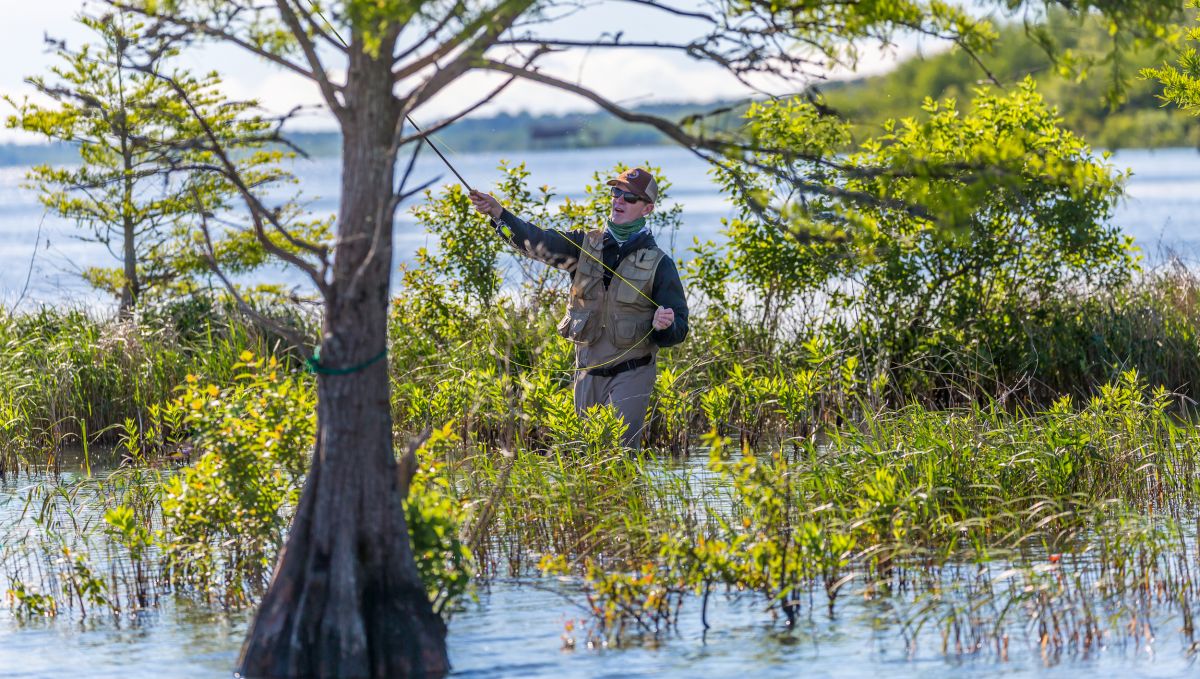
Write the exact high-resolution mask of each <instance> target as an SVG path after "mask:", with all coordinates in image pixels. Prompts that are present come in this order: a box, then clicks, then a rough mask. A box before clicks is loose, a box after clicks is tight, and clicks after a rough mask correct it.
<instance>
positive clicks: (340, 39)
mask: <svg viewBox="0 0 1200 679" xmlns="http://www.w3.org/2000/svg"><path fill="white" fill-rule="evenodd" d="M310 7H311V8H312V10H313V11H314V12H316V13H317V16H319V17H321V21H324V22H325V25H326V26H328V27H329V30H330V31H331V32H332V33H333V35H334V37H336V38H337V39H338V42H340V43H342V47H345V48H346V49H349V48H350V45H349V44H347V43H346V40H345V38H343V37H342V35H341V34H340V33H338V30H337V28H335V27H334V25H333V24H332V23H331V22H330V21H329V19H326V18H325V14H324V13H323V12H321V10H320V8H319V7H317V6H316V5H315V4H313V3H310ZM404 118H405V120H407V121H408V124H409V125H412V126H413V129H414V130H416V131H417V134H419V135H421V138H422V139H424V140H425V144H426V145H428V146H429V148H431V149H433V152H434V153H435V154H437V157H438V158H440V159H441V161H442V163H443V164H445V166H446V167H447V168H449V170H450V171H451V172H453V173H454V176H455V177H457V178H458V181H459V183H460V184H462V185H463V188H465V189H466V190H467V192H468V193H474V192H475V189H473V188H471V185H470V184H468V183H467V180H466V179H464V178H463V176H462V174H460V173H459V171H458V170H457V169H455V167H454V165H453V164H451V162H450V160H449V159H448V158H446V156H445V155H443V154H442V152H441V150H440V149H438V147H437V146H436V145H435V144H434V143H433V140H432V139H431V138H430V137H431V135H427V134H425V133H424V132H423V131H422V130H421V128H420V127H419V126H418V125H417V123H416V121H414V120H413V119H412V116H411V115H409V114H408V113H405V114H404ZM495 222H496V224H497V225H499V226H502V227H503V228H504V231H505V233H507V234H510V235H511V234H512V231H511V230H510V229H509V228H508V225H506V224H503V223H502V222H500V221H499V220H498V219H497V220H495ZM585 237H586V236H585ZM567 240H568V242H571V243H572V244H574V241H571V240H570V239H567ZM506 242H508V243H509V244H510V245H512V246H513V248H514V249H518V248H517V246H516V244H515V243H511V242H510V241H507V240H506ZM576 247H578V248H579V251H580V252H581V253H583V254H585V255H587V256H588V257H591V258H592V259H593V260H595V261H596V263H597V264H599V265H600V266H601V267H603V268H604V269H605V270H606V271H608V272H609V273H611V274H612V275H613V277H615V278H617V279H618V280H620V281H622V282H623V283H625V284H626V285H628V286H629V287H631V288H633V289H634V290H636V291H637V293H638V294H639V295H641V296H642V297H644V298H646V300H647V301H649V302H650V303H651V304H652V305H654V307H655V308H658V307H659V304H658V302H656V301H654V299H653V298H652V297H650V295H647V294H646V293H645V292H644V291H643V290H642V289H641V288H640V287H638V286H636V285H634V284H633V283H630V282H629V280H628V279H626V278H625V277H624V276H622V275H621V274H619V273H617V271H616V270H615V269H613V268H612V267H610V266H608V265H607V264H605V263H604V261H603V260H601V259H600V258H599V257H597V256H595V255H593V254H592V253H591V252H588V250H587V248H585V247H583V243H582V242H581V243H580V244H579V245H577V246H576ZM520 254H525V253H523V252H521V253H520ZM653 332H654V324H653V322H651V325H650V330H649V331H648V332H647V333H646V334H645V335H642V337H641V338H640V339H638V340H637V341H636V342H634V343H633V346H631V347H629V348H628V349H626V350H625V351H623V352H621V353H620V354H617V356H616V357H615V358H612V359H609V360H607V361H604V362H603V363H597V364H596V365H591V366H585V367H580V368H570V369H567V370H566V371H565V372H585V371H588V370H594V369H596V368H602V367H604V366H606V365H611V364H613V363H615V362H616V361H618V360H619V359H621V358H624V357H625V356H626V355H628V354H629V352H631V351H633V350H634V349H636V348H637V347H638V345H640V344H641V343H642V342H644V341H645V340H646V339H648V338H649V337H650V335H651V333H653ZM572 343H574V344H578V343H577V342H574V341H573V340H572ZM489 344H490V345H491V348H492V350H493V352H494V353H496V354H499V350H498V349H497V347H496V344H495V342H494V340H492V339H491V337H490V335H489ZM374 360H375V359H373V360H372V362H374ZM505 360H507V361H508V362H509V363H512V364H513V365H516V366H518V367H521V368H526V369H528V370H545V371H549V372H562V371H560V370H557V369H553V368H536V367H534V366H531V365H525V364H523V363H520V362H518V361H514V360H512V359H511V358H506V359H505Z"/></svg>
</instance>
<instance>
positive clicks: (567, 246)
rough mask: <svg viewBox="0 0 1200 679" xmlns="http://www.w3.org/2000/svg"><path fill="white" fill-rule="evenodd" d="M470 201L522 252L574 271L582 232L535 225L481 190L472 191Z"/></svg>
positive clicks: (581, 241)
mask: <svg viewBox="0 0 1200 679" xmlns="http://www.w3.org/2000/svg"><path fill="white" fill-rule="evenodd" d="M470 198H471V205H472V206H473V207H474V208H475V210H476V211H477V212H479V213H480V214H484V215H487V216H488V217H490V218H491V219H492V222H493V223H495V225H496V231H497V232H498V233H499V234H500V236H501V237H502V238H504V239H505V240H507V241H508V242H510V243H512V244H513V247H515V248H517V250H519V251H520V252H521V253H523V254H524V255H526V256H527V257H532V258H533V259H536V260H539V261H542V262H545V263H547V264H549V265H550V266H553V267H557V268H559V269H564V270H566V271H573V270H574V269H575V263H576V262H577V261H579V257H580V252H579V251H580V248H582V247H583V236H584V234H583V232H582V231H557V230H555V229H543V228H540V227H538V226H534V225H533V224H530V223H529V222H527V221H525V220H523V219H521V218H520V217H518V216H516V215H514V214H513V213H511V212H509V211H508V210H505V209H504V207H503V206H501V205H500V201H498V200H496V198H495V197H494V196H491V195H489V194H486V193H482V192H480V191H474V190H473V191H471V193H470Z"/></svg>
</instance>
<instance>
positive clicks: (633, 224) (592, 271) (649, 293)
mask: <svg viewBox="0 0 1200 679" xmlns="http://www.w3.org/2000/svg"><path fill="white" fill-rule="evenodd" d="M608 185H609V186H611V187H612V205H611V211H610V213H609V218H608V224H607V226H606V227H605V228H602V229H595V230H592V231H583V230H572V231H558V230H553V229H542V228H539V227H537V226H534V225H533V224H530V223H529V222H526V221H524V220H523V219H521V218H520V217H517V216H516V215H514V214H512V213H511V212H509V211H508V210H506V209H504V208H503V207H502V206H501V205H500V202H499V201H497V200H496V199H495V198H494V197H492V196H490V195H488V194H486V193H480V192H479V191H474V190H472V191H471V193H470V197H471V202H472V204H473V205H474V207H475V209H476V210H477V211H479V212H481V213H483V214H486V215H488V216H489V217H491V218H492V221H493V222H494V223H495V224H496V228H497V230H498V231H499V232H500V234H501V236H502V237H504V238H505V239H507V240H508V241H509V242H511V243H512V244H513V246H514V247H516V248H517V250H518V251H520V252H521V253H522V254H524V255H526V256H528V257H532V258H534V259H537V260H540V261H543V262H545V263H547V264H549V265H550V266H554V267H557V268H560V269H563V270H565V271H568V272H570V274H571V290H570V296H569V299H568V301H567V313H566V315H565V316H563V319H562V321H561V322H560V323H559V325H558V332H559V334H560V335H562V336H563V337H565V338H567V339H569V340H571V341H572V342H574V343H575V348H576V351H575V366H576V372H575V411H576V412H578V413H579V414H581V415H582V414H583V413H584V412H585V411H586V410H587V409H588V408H590V407H592V406H594V405H603V404H606V403H611V404H612V405H613V406H614V407H615V408H616V410H617V412H618V413H619V414H620V415H621V418H622V419H623V420H624V421H625V424H626V427H627V428H626V430H625V434H624V436H623V437H622V443H624V445H626V446H628V447H631V448H640V447H641V441H642V431H643V429H644V428H645V423H646V409H647V407H648V406H649V403H650V394H651V393H653V391H654V378H655V373H656V365H655V355H656V354H657V353H658V350H659V349H660V348H662V347H670V346H674V345H676V344H679V343H680V342H682V341H683V340H684V338H685V337H687V332H688V324H687V318H688V308H687V299H686V298H685V297H684V294H683V283H682V282H681V281H680V280H679V271H678V269H676V268H675V263H674V262H673V261H671V258H670V257H668V256H667V254H666V253H665V252H663V251H662V250H661V249H660V248H659V247H658V244H657V243H655V242H654V236H653V235H651V233H650V229H649V228H648V227H647V226H646V216H647V215H649V214H650V213H651V212H653V211H654V204H655V202H657V200H658V183H657V182H656V181H655V180H654V177H653V176H652V175H651V174H650V173H649V172H647V171H646V170H644V169H642V168H633V169H630V170H626V171H625V172H622V173H621V174H620V175H618V176H617V177H616V178H615V179H610V180H609V181H608Z"/></svg>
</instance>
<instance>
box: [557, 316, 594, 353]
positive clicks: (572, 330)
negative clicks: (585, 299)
mask: <svg viewBox="0 0 1200 679" xmlns="http://www.w3.org/2000/svg"><path fill="white" fill-rule="evenodd" d="M595 329H596V322H595V318H594V317H593V314H592V311H591V310H590V309H567V313H566V315H565V316H563V317H562V320H561V321H559V322H558V334H559V335H561V336H563V337H565V338H566V339H569V340H571V341H572V342H575V343H576V344H591V343H592V342H594V341H596V331H595Z"/></svg>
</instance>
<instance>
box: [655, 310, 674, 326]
mask: <svg viewBox="0 0 1200 679" xmlns="http://www.w3.org/2000/svg"><path fill="white" fill-rule="evenodd" d="M674 322H675V310H674V309H668V308H667V307H665V306H660V307H658V309H657V310H656V311H655V312H654V329H655V330H666V329H667V328H669V327H671V324H673V323H674Z"/></svg>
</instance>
